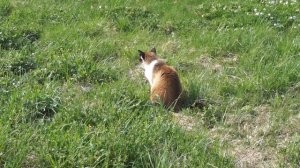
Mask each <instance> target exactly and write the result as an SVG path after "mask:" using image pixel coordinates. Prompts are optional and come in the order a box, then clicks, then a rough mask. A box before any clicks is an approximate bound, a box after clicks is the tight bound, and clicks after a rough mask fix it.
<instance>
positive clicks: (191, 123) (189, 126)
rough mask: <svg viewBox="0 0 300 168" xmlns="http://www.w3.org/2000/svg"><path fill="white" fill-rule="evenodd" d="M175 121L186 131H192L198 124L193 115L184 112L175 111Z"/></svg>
mask: <svg viewBox="0 0 300 168" xmlns="http://www.w3.org/2000/svg"><path fill="white" fill-rule="evenodd" d="M173 117H174V119H175V121H176V122H177V123H178V124H179V125H180V126H181V127H182V128H183V129H184V130H186V131H192V130H193V129H194V128H195V127H196V126H197V121H196V120H195V118H193V117H191V116H187V115H185V114H182V113H173Z"/></svg>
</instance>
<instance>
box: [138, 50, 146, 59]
mask: <svg viewBox="0 0 300 168" xmlns="http://www.w3.org/2000/svg"><path fill="white" fill-rule="evenodd" d="M138 52H139V56H140V62H143V61H145V53H144V52H143V51H141V50H138Z"/></svg>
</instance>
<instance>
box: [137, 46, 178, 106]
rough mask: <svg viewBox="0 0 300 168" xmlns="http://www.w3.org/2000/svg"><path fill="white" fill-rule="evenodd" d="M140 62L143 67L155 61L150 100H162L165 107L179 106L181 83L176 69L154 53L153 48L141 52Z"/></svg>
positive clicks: (157, 101)
mask: <svg viewBox="0 0 300 168" xmlns="http://www.w3.org/2000/svg"><path fill="white" fill-rule="evenodd" d="M140 56H141V62H142V64H144V67H146V66H147V65H150V64H151V62H153V61H155V60H156V62H155V65H154V67H153V72H152V75H151V77H152V79H148V80H150V81H151V80H152V81H151V82H152V83H151V82H150V81H149V82H150V84H151V94H150V99H151V101H152V102H156V103H159V102H162V103H163V104H164V105H165V106H166V107H174V108H175V110H177V109H178V108H179V104H180V102H179V101H180V100H179V99H180V95H181V93H182V88H181V83H180V80H179V76H178V74H177V72H176V70H175V69H174V68H172V67H170V66H168V65H166V63H164V62H163V61H162V60H160V59H159V58H158V57H157V55H156V50H155V48H154V49H152V50H151V51H150V52H141V51H140Z"/></svg>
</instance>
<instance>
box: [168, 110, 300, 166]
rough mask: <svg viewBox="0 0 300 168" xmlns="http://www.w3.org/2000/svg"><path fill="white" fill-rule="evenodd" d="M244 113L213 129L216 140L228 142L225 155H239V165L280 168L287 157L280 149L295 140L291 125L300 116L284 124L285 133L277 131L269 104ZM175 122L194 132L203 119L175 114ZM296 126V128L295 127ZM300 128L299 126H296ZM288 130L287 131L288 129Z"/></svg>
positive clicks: (236, 156)
mask: <svg viewBox="0 0 300 168" xmlns="http://www.w3.org/2000/svg"><path fill="white" fill-rule="evenodd" d="M242 111H245V112H243V113H242V114H230V115H228V116H227V119H226V120H225V123H224V125H222V126H215V127H214V128H211V129H210V130H209V132H208V135H209V136H210V138H211V139H212V140H218V141H220V142H221V143H224V144H226V149H225V151H223V152H224V155H227V156H233V157H234V158H235V166H236V167H238V168H252V167H255V168H265V167H279V166H280V164H283V163H282V162H283V161H284V157H283V156H282V155H281V153H280V149H283V148H285V147H286V146H287V145H288V143H289V142H291V140H292V139H293V135H292V134H290V133H291V132H293V131H297V130H290V129H289V128H286V127H289V126H292V127H293V125H294V124H296V123H299V122H300V116H299V117H297V116H296V117H295V116H293V117H291V119H290V121H291V122H290V125H289V126H282V128H280V130H282V131H280V132H281V133H274V127H275V128H277V127H276V126H275V123H274V122H273V121H274V119H273V118H272V116H271V114H272V112H271V108H270V107H269V106H268V105H262V106H258V107H254V108H252V107H250V106H245V107H244V108H243V109H242ZM173 116H174V118H175V121H176V122H177V123H178V124H179V125H180V126H181V127H182V128H183V129H184V130H186V131H193V130H195V128H197V127H198V126H201V125H199V122H198V121H197V120H196V119H195V118H194V117H191V116H187V115H184V114H182V113H173ZM293 128H294V127H293ZM296 128H298V127H295V129H296ZM285 129H288V130H287V132H285V131H284V130H285Z"/></svg>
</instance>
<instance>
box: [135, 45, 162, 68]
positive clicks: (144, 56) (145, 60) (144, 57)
mask: <svg viewBox="0 0 300 168" xmlns="http://www.w3.org/2000/svg"><path fill="white" fill-rule="evenodd" d="M138 51H139V57H140V58H139V60H140V63H142V64H143V65H149V64H150V63H151V62H152V61H154V60H157V59H158V57H157V55H156V49H155V48H152V49H151V50H150V51H148V52H144V51H141V50H138Z"/></svg>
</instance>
